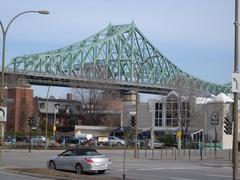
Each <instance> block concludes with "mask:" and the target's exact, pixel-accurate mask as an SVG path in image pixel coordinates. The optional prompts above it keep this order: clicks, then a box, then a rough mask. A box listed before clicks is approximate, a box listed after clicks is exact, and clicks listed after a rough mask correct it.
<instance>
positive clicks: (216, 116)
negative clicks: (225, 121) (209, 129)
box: [211, 111, 219, 125]
mask: <svg viewBox="0 0 240 180" xmlns="http://www.w3.org/2000/svg"><path fill="white" fill-rule="evenodd" d="M218 119H219V114H218V112H216V111H214V112H212V114H211V124H212V125H218Z"/></svg>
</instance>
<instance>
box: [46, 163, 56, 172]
mask: <svg viewBox="0 0 240 180" xmlns="http://www.w3.org/2000/svg"><path fill="white" fill-rule="evenodd" d="M48 167H49V169H52V170H55V169H56V165H55V162H54V161H50V162H49V166H48Z"/></svg>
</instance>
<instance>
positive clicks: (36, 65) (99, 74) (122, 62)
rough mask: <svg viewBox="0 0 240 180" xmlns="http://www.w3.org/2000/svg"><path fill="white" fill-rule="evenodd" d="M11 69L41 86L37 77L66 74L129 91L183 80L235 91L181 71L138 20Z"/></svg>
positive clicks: (209, 89)
mask: <svg viewBox="0 0 240 180" xmlns="http://www.w3.org/2000/svg"><path fill="white" fill-rule="evenodd" d="M7 69H8V71H9V72H15V73H25V74H26V75H29V74H30V77H31V78H29V79H31V80H30V83H32V84H41V83H39V81H37V79H41V78H42V79H44V77H46V76H48V77H49V78H50V77H58V78H60V80H59V82H61V81H62V83H64V80H63V79H64V78H65V82H68V83H70V82H74V81H76V82H78V80H81V81H79V82H82V81H83V80H85V81H86V80H89V82H93V83H96V84H97V83H99V82H103V83H107V82H111V83H110V84H111V85H114V83H116V84H122V85H123V86H124V85H125V87H126V89H128V88H129V89H131V88H132V87H136V86H137V85H139V86H140V91H141V87H145V88H147V89H151V88H153V89H154V88H155V90H156V92H157V89H164V90H165V91H168V90H174V89H176V88H177V87H176V86H177V85H176V84H177V82H179V80H180V81H181V88H182V89H190V88H191V89H192V88H194V89H196V90H198V91H199V92H202V93H208V94H209V93H212V94H218V93H220V92H224V93H229V92H230V87H226V86H223V85H217V84H214V83H210V82H206V81H203V80H200V79H198V78H195V77H193V76H191V75H189V74H187V73H185V72H184V71H182V70H181V69H179V68H178V67H177V66H176V65H174V64H173V63H172V62H170V61H169V60H168V59H167V58H166V57H165V56H164V55H163V54H162V53H161V52H160V51H159V50H158V49H157V48H155V47H154V46H153V45H152V44H151V42H150V41H148V40H147V38H146V37H145V36H144V35H143V34H142V32H141V31H140V30H139V29H138V28H137V27H136V25H135V24H133V23H132V24H127V25H111V24H110V25H109V26H108V27H106V28H105V29H103V30H102V31H100V32H98V33H96V34H95V35H93V36H91V37H89V38H87V39H85V40H83V41H80V42H78V43H75V44H72V45H70V46H67V47H64V48H60V49H57V50H54V51H49V52H45V53H39V54H33V55H28V56H21V57H15V58H14V59H12V61H11V62H10V64H9V65H8V67H7ZM34 79H35V81H34ZM55 79H57V78H55ZM66 79H68V80H67V81H66ZM37 82H38V83H37ZM42 84H44V83H43V81H42ZM70 84H71V83H70ZM59 85H61V83H60V84H59ZM63 86H65V85H63ZM193 86H194V87H193ZM142 92H144V90H143V91H142Z"/></svg>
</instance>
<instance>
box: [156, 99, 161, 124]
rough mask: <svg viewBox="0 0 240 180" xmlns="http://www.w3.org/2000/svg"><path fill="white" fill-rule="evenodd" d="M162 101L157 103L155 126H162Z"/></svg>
mask: <svg viewBox="0 0 240 180" xmlns="http://www.w3.org/2000/svg"><path fill="white" fill-rule="evenodd" d="M162 111H163V105H162V103H155V126H162Z"/></svg>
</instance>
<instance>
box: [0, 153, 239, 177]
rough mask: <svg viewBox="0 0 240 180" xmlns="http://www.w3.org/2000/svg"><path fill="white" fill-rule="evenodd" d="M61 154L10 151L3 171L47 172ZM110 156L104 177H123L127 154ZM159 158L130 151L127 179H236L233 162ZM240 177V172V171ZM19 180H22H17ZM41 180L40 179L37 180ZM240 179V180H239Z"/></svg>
mask: <svg viewBox="0 0 240 180" xmlns="http://www.w3.org/2000/svg"><path fill="white" fill-rule="evenodd" d="M60 152H61V151H33V152H31V153H28V151H27V150H20V151H15V150H12V151H6V150H4V151H3V152H2V159H3V164H4V166H3V167H1V169H3V168H11V167H12V168H16V167H21V168H44V167H46V161H47V159H48V158H49V157H50V156H51V155H54V154H58V153H60ZM102 152H103V153H104V154H108V155H109V156H110V157H111V159H112V162H113V165H112V168H111V170H110V171H108V172H107V173H106V174H104V175H102V176H116V177H122V175H123V151H122V150H116V151H102ZM159 157H160V156H159V154H155V156H154V157H152V154H150V153H149V154H148V155H147V158H146V159H145V156H144V152H141V154H140V159H139V160H135V159H134V158H133V154H132V151H127V153H126V162H125V165H126V166H125V167H126V168H125V175H126V177H127V178H126V179H128V178H131V179H137V180H141V179H142V180H145V179H146V180H159V179H163V180H229V179H231V178H232V168H231V167H230V161H228V160H222V158H220V159H219V160H217V161H215V160H213V159H206V160H203V161H201V160H199V158H198V157H197V158H192V159H193V160H190V161H189V160H185V159H184V160H180V159H179V160H174V159H171V160H167V159H165V160H160V159H159ZM239 174H240V171H239ZM11 176H13V178H10V179H14V177H15V176H17V175H10V174H8V173H5V172H3V171H0V179H7V178H8V177H11ZM15 179H18V180H19V179H21V177H20V178H15ZM23 179H34V178H33V177H28V178H26V177H24V178H23ZM36 179H37V178H36ZM238 179H240V177H239V178H238Z"/></svg>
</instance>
